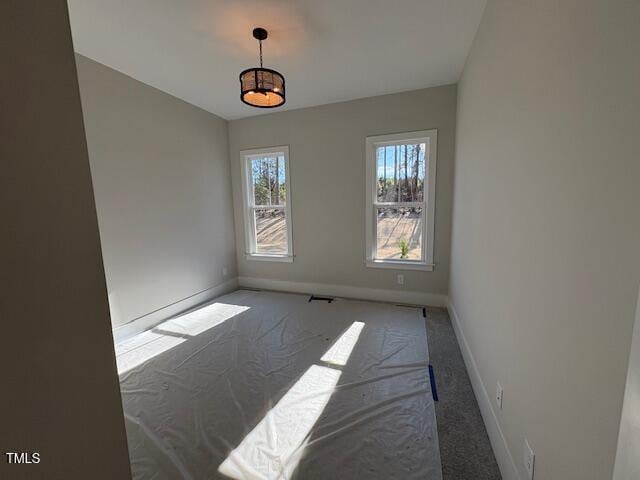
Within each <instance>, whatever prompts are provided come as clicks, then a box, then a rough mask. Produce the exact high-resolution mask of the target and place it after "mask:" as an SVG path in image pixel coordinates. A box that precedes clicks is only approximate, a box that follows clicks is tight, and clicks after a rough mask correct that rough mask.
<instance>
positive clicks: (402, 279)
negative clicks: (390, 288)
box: [397, 274, 404, 285]
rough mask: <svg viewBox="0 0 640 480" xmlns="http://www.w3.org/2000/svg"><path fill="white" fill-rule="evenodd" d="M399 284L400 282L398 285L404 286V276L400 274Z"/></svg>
mask: <svg viewBox="0 0 640 480" xmlns="http://www.w3.org/2000/svg"><path fill="white" fill-rule="evenodd" d="M397 282H398V285H404V275H402V274H398V277H397Z"/></svg>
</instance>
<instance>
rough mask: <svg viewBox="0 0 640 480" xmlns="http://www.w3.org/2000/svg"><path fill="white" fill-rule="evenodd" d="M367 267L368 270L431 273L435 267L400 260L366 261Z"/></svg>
mask: <svg viewBox="0 0 640 480" xmlns="http://www.w3.org/2000/svg"><path fill="white" fill-rule="evenodd" d="M367 267H370V268H391V269H394V270H422V271H426V272H432V271H433V267H435V265H434V264H433V263H419V262H406V261H401V260H397V261H394V260H367Z"/></svg>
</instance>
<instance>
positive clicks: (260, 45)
mask: <svg viewBox="0 0 640 480" xmlns="http://www.w3.org/2000/svg"><path fill="white" fill-rule="evenodd" d="M259 42H260V68H262V40H259Z"/></svg>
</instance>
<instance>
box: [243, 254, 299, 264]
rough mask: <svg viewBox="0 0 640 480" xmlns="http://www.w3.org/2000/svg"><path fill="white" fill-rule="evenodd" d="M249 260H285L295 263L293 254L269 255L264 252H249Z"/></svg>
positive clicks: (247, 255) (285, 261)
mask: <svg viewBox="0 0 640 480" xmlns="http://www.w3.org/2000/svg"><path fill="white" fill-rule="evenodd" d="M246 258H247V260H258V261H260V262H284V263H293V255H267V254H263V253H247V254H246Z"/></svg>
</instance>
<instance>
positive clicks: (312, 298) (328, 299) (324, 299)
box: [309, 295, 333, 303]
mask: <svg viewBox="0 0 640 480" xmlns="http://www.w3.org/2000/svg"><path fill="white" fill-rule="evenodd" d="M314 300H316V301H318V302H327V303H331V302H333V297H316V296H315V295H311V296H310V297H309V303H311V302H313V301H314Z"/></svg>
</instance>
